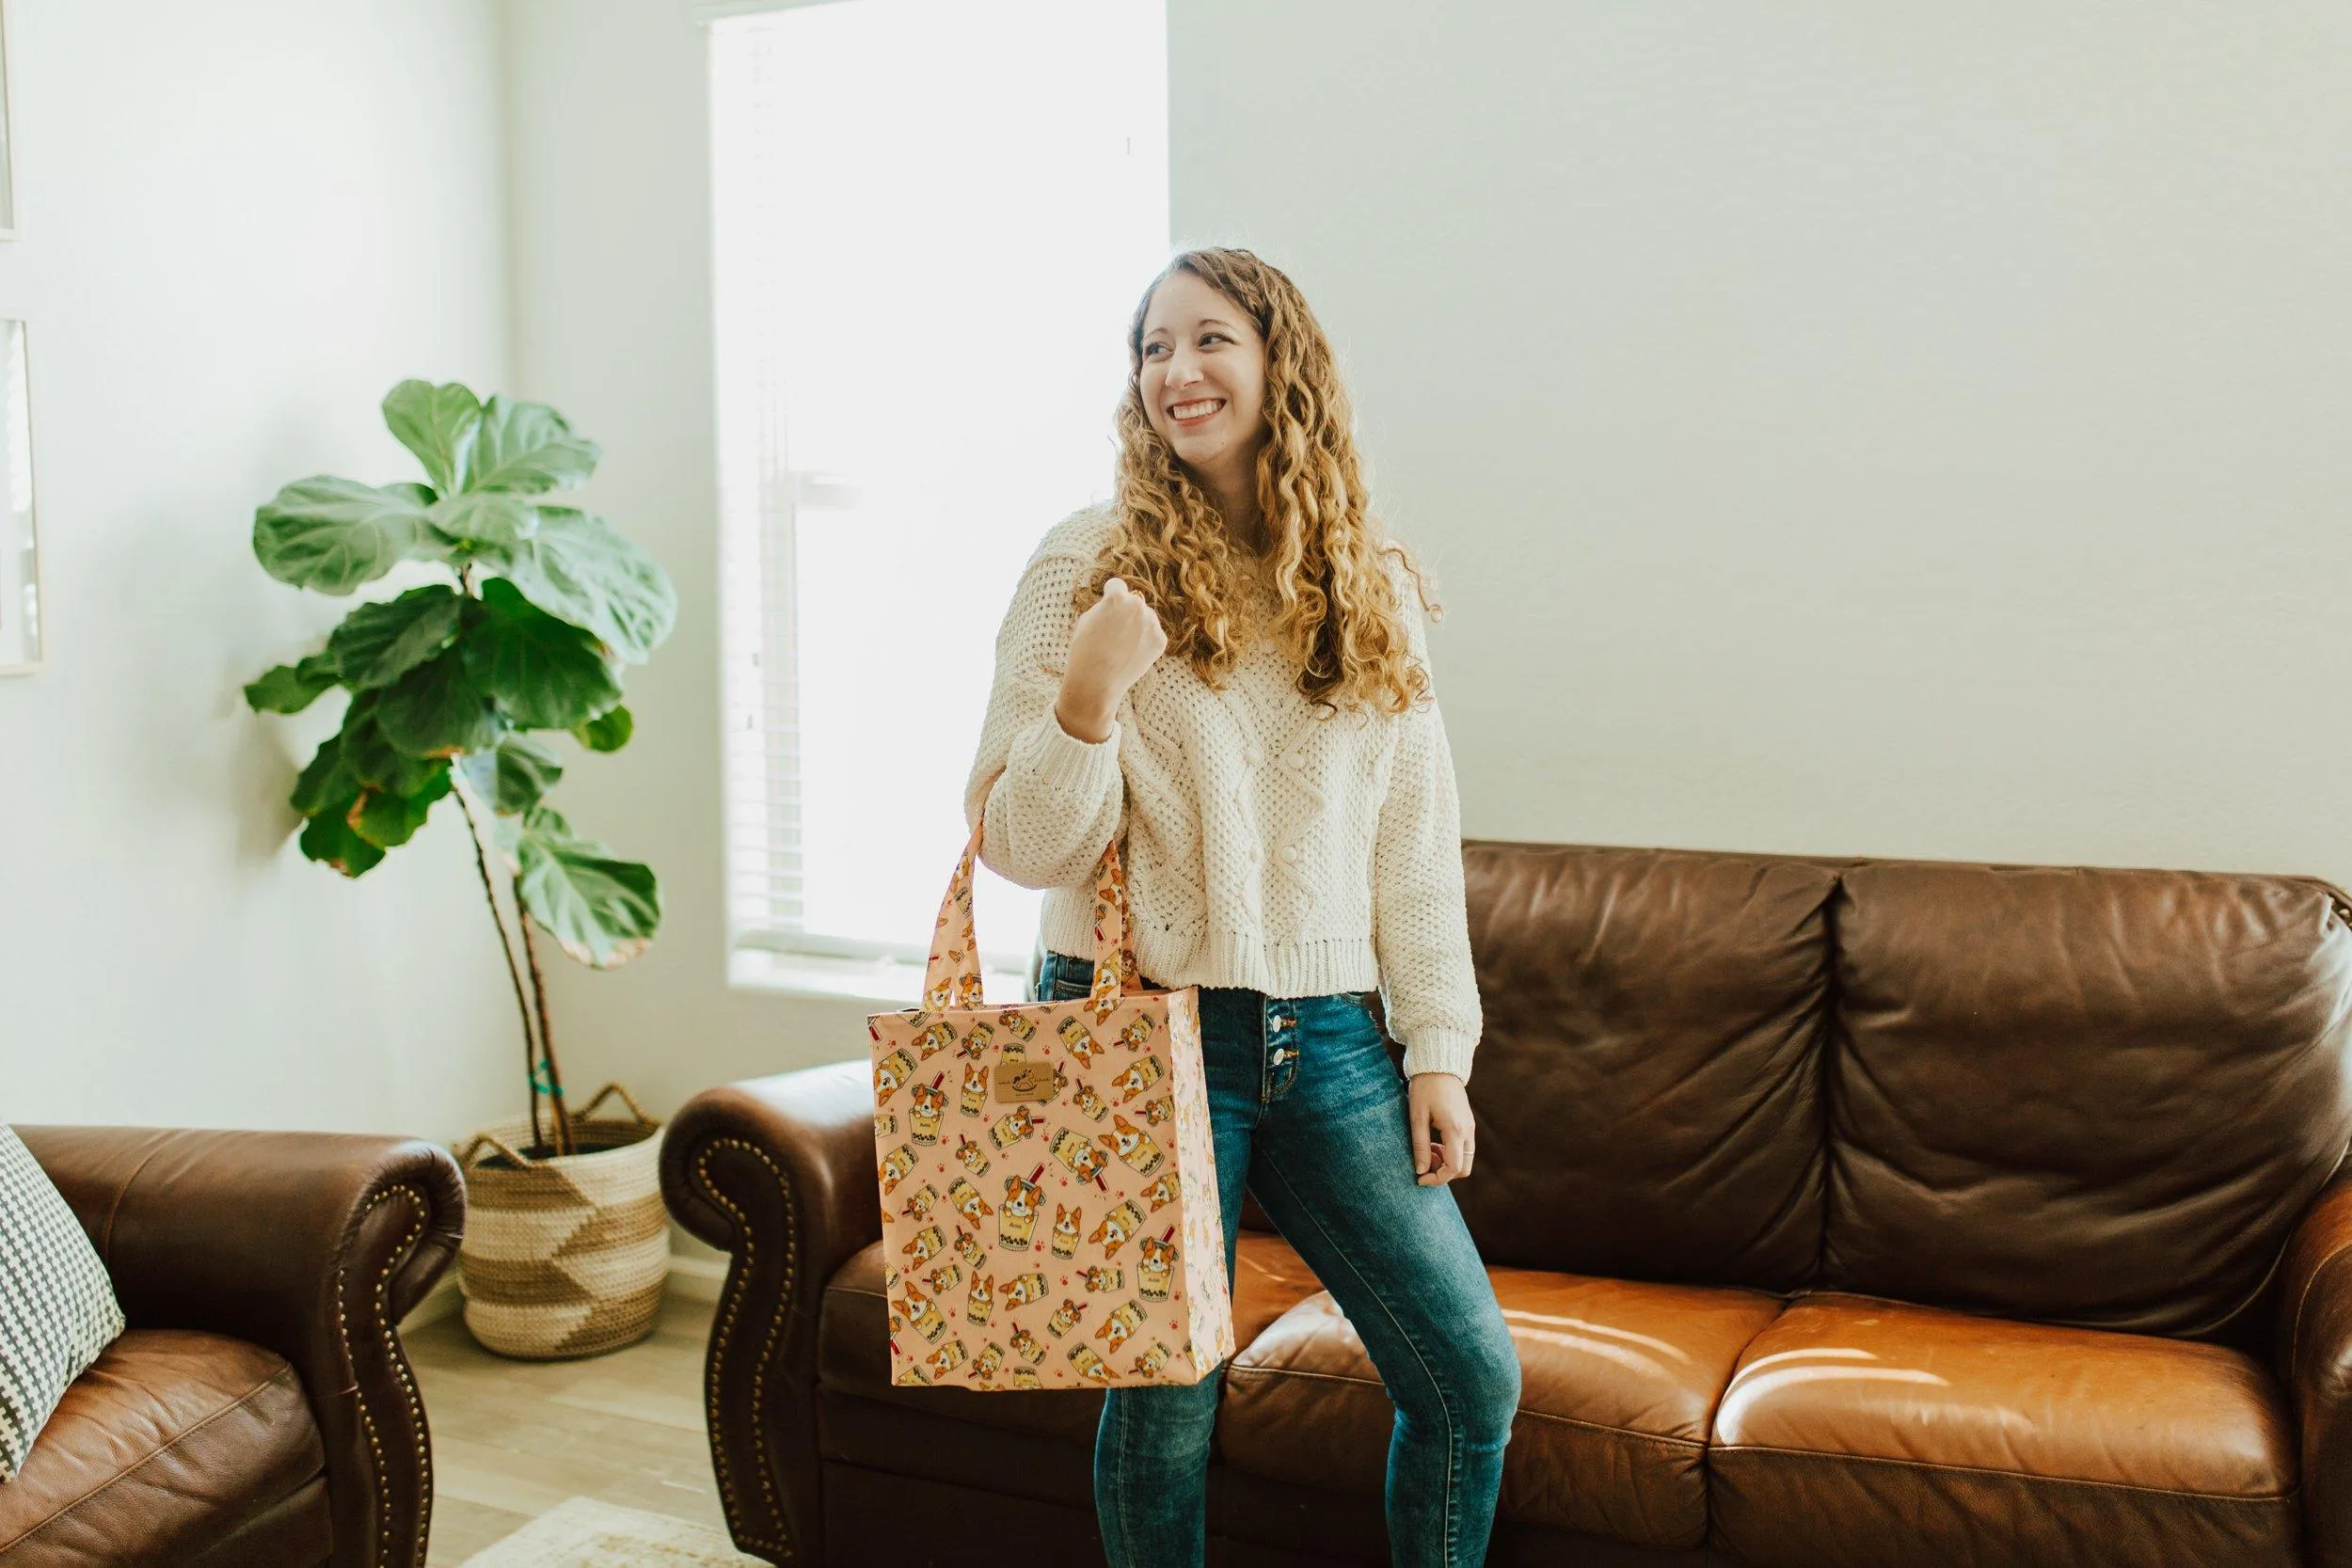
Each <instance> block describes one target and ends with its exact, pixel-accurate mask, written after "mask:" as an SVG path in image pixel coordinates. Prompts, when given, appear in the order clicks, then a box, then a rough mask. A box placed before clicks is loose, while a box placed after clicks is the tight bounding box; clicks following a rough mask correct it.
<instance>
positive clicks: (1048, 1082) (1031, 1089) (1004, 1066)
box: [993, 1061, 1054, 1101]
mask: <svg viewBox="0 0 2352 1568" xmlns="http://www.w3.org/2000/svg"><path fill="white" fill-rule="evenodd" d="M993 1076H994V1079H995V1084H994V1098H995V1099H997V1100H999V1101H1010V1100H1051V1099H1053V1098H1054V1064H1053V1063H1051V1062H1018V1061H1015V1062H998V1063H997V1064H996V1071H995V1073H994V1074H993Z"/></svg>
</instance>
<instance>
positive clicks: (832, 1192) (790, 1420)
mask: <svg viewBox="0 0 2352 1568" xmlns="http://www.w3.org/2000/svg"><path fill="white" fill-rule="evenodd" d="M661 1192H662V1196H663V1197H664V1198H665V1199H666V1200H667V1201H668V1203H669V1206H670V1213H671V1215H672V1216H673V1217H675V1219H676V1220H677V1222H678V1223H679V1224H680V1225H682V1226H684V1227H686V1228H687V1229H688V1230H690V1231H691V1232H692V1233H693V1234H694V1235H696V1236H699V1237H700V1238H702V1239H703V1240H704V1241H706V1242H707V1243H710V1244H711V1245H712V1246H715V1247H718V1248H719V1249H720V1250H722V1251H723V1252H726V1253H729V1254H732V1255H733V1259H734V1261H733V1263H732V1264H731V1265H730V1266H729V1268H728V1270H727V1281H726V1287H725V1289H724V1290H723V1291H722V1292H721V1294H720V1299H719V1310H718V1314H717V1316H716V1318H715V1319H714V1321H713V1322H712V1323H711V1329H710V1348H709V1352H708V1354H707V1357H706V1359H705V1362H704V1391H705V1408H706V1409H707V1412H708V1417H709V1427H710V1459H711V1465H712V1469H713V1471H714V1472H715V1474H716V1475H717V1478H718V1481H719V1497H720V1500H721V1502H722V1503H723V1504H724V1506H725V1508H726V1514H727V1525H728V1528H730V1529H731V1530H732V1531H733V1532H734V1535H735V1544H736V1545H737V1546H739V1548H741V1549H742V1550H744V1551H746V1552H753V1553H756V1554H758V1555H760V1556H762V1557H766V1558H768V1559H769V1560H771V1561H779V1562H781V1561H787V1560H791V1561H800V1562H822V1561H824V1560H825V1552H824V1536H823V1523H822V1511H821V1504H822V1498H821V1492H820V1488H819V1476H818V1456H817V1418H816V1386H817V1317H818V1308H819V1307H820V1305H821V1304H822V1302H823V1300H824V1293H825V1283H826V1281H828V1280H830V1279H831V1278H832V1277H833V1276H834V1273H835V1272H836V1271H837V1270H839V1269H840V1267H841V1265H842V1264H843V1263H844V1262H846V1261H847V1260H848V1259H850V1257H852V1256H853V1255H855V1254H856V1253H857V1252H859V1251H860V1250H862V1249H863V1248H865V1247H867V1246H870V1245H872V1244H873V1243H876V1242H879V1241H881V1240H882V1197H881V1179H880V1177H879V1176H878V1175H877V1174H876V1171H875V1162H874V1087H873V1068H872V1065H871V1064H870V1063H869V1062H867V1061H866V1060H864V1059H862V1058H852V1059H850V1060H847V1061H841V1062H829V1063H827V1064H825V1065H824V1066H822V1067H814V1068H808V1069H803V1070H802V1071H799V1072H785V1073H778V1074H776V1075H775V1076H774V1077H771V1078H759V1079H754V1080H751V1081H749V1082H746V1083H740V1084H730V1085H725V1086H723V1087H721V1088H715V1089H707V1090H705V1091H704V1092H703V1093H701V1094H699V1095H696V1096H695V1097H694V1098H693V1099H692V1100H690V1101H687V1102H686V1104H685V1105H684V1106H683V1107H681V1108H680V1109H679V1111H678V1113H677V1115H676V1116H675V1117H672V1118H671V1119H670V1125H669V1129H668V1131H667V1132H665V1133H664V1134H663V1137H662V1144H661Z"/></svg>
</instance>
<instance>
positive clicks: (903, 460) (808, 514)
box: [709, 0, 1168, 969]
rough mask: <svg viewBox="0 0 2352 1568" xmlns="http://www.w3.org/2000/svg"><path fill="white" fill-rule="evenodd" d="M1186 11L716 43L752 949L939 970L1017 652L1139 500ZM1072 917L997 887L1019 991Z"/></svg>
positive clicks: (729, 661)
mask: <svg viewBox="0 0 2352 1568" xmlns="http://www.w3.org/2000/svg"><path fill="white" fill-rule="evenodd" d="M1166 36H1167V35H1166V17H1165V9H1164V5H1163V3H1162V0H842V3H834V4H827V5H818V6H806V7H800V8H789V9H784V10H779V11H774V12H771V13H767V14H754V15H739V16H730V17H725V18H722V19H720V20H716V21H714V22H712V23H711V24H710V29H709V40H710V89H711V91H710V102H711V154H712V155H711V169H712V203H713V252H714V264H715V277H714V279H713V283H714V303H715V316H716V319H715V324H714V325H715V328H716V343H715V348H716V355H717V371H718V400H719V464H720V485H719V490H720V509H721V524H722V529H721V544H722V562H721V566H722V572H723V602H722V613H723V668H724V687H725V689H724V692H723V702H724V705H725V746H726V757H725V780H726V790H725V809H726V844H727V854H728V868H729V874H728V883H727V885H728V898H729V927H730V933H731V937H732V940H733V942H734V943H735V944H736V945H737V946H739V947H755V948H770V949H778V950H783V951H786V952H798V953H808V954H828V955H833V956H835V957H840V958H874V959H881V960H900V961H906V960H912V961H914V962H918V963H919V962H920V960H921V958H922V957H923V955H924V954H925V953H926V952H927V951H928V949H929V944H930V933H931V923H932V920H933V917H934V916H935V915H936V913H937V912H938V905H939V897H940V894H941V893H942V891H944V889H945V887H946V879H947V876H948V873H949V872H950V871H951V870H952V869H953V867H954V863H955V858H956V856H957V854H958V853H959V851H960V850H961V847H962V845H963V841H964V838H965V836H966V829H965V827H964V821H963V808H962V794H963V783H964V779H965V776H966V773H967V770H968V769H969V768H970V765H971V761H972V755H973V751H974V749H975V747H976V746H977V743H978V738H979V726H980V721H981V718H982V716H983V714H984V711H985V708H986V705H987V699H988V689H989V681H990V677H991V674H992V673H993V665H994V640H995V632H996V627H997V625H998V623H999V621H1000V620H1001V619H1002V616H1003V613H1004V610H1005V607H1006V604H1007V602H1008V601H1009V598H1010V596H1011V594H1012V589H1013V585H1014V583H1015V581H1016V580H1017V578H1018V577H1019V574H1020V570H1021V567H1022V565H1023V563H1024V562H1025V561H1026V560H1027V558H1028V555H1029V552H1030V551H1031V549H1032V548H1033V547H1034V546H1035V545H1036V544H1037V541H1038V539H1039V537H1040V536H1041V535H1042V534H1043V532H1044V531H1045V530H1046V529H1047V528H1048V527H1050V526H1051V525H1052V524H1053V523H1055V522H1056V521H1057V520H1058V519H1060V518H1061V517H1063V516H1064V515H1067V514H1068V513H1069V512H1071V511H1072V510H1073V509H1074V508H1076V507H1078V506H1082V505H1084V504H1086V503H1087V502H1088V501H1089V500H1094V499H1103V498H1104V497H1106V496H1108V495H1109V493H1110V489H1111V478H1112V475H1111V468H1112V460H1113V456H1114V451H1115V444H1114V438H1113V435H1112V416H1113V411H1114V409H1115V408H1116V405H1117V403H1118V400H1119V398H1120V393H1121V391H1122V389H1123V387H1124V384H1125V378H1126V374H1127V359H1126V347H1125V343H1124V341H1123V334H1124V331H1125V327H1126V324H1127V319H1128V315H1129V313H1130V312H1131V311H1132V309H1134V306H1135V302H1136V296H1137V294H1138V293H1139V292H1140V291H1141V289H1142V287H1143V285H1144V283H1146V282H1147V281H1149V279H1150V278H1151V277H1152V275H1153V273H1155V272H1156V271H1157V270H1158V268H1159V267H1160V266H1161V265H1162V264H1164V262H1165V261H1166V260H1167V255H1168V136H1167V122H1168V107H1167V57H1166ZM1041 896H1042V895H1040V894H1037V893H1035V892H1032V891H1030V890H1027V889H1023V888H1016V887H1014V886H1012V885H1011V884H1010V883H1008V882H1004V881H1002V880H1001V879H998V878H996V877H995V876H994V875H993V873H990V872H988V871H986V869H985V868H982V871H981V874H980V878H979V883H978V887H977V905H978V911H979V928H980V941H981V946H982V949H983V952H984V955H985V957H986V958H987V960H988V962H989V963H990V964H991V966H992V967H995V968H1000V969H1021V968H1024V967H1025V965H1026V963H1027V961H1028V959H1029V957H1030V953H1031V950H1032V947H1033V944H1034V942H1035V939H1036V931H1037V916H1038V907H1039V904H1040V902H1041Z"/></svg>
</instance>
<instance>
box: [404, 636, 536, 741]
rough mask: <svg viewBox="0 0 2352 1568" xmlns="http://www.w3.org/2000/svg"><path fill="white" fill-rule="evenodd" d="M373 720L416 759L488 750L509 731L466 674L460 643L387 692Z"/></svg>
mask: <svg viewBox="0 0 2352 1568" xmlns="http://www.w3.org/2000/svg"><path fill="white" fill-rule="evenodd" d="M375 721H376V724H377V725H378V726H379V727H380V728H381V729H382V730H383V732H384V738H385V739H387V740H389V741H390V742H391V743H392V744H393V745H394V746H397V747H398V748H400V750H402V751H404V752H407V753H408V754H409V755H410V756H412V757H435V756H450V755H452V754H453V753H455V752H480V751H487V750H488V749H489V748H491V747H493V746H495V745H497V744H498V743H499V737H500V736H501V735H503V734H504V733H505V731H506V723H505V721H504V720H503V719H501V717H500V715H499V710H498V707H497V705H495V704H494V703H492V702H491V700H490V694H489V693H488V692H487V691H485V690H484V689H482V688H481V687H480V686H478V685H476V684H475V683H474V680H473V677H472V676H471V675H469V674H468V673H467V672H466V657H465V650H464V647H463V645H462V644H461V645H459V646H457V647H453V648H450V649H447V650H445V651H444V652H442V653H440V654H437V655H436V656H435V657H432V658H429V659H427V660H425V661H424V662H423V663H422V664H420V665H418V666H417V667H416V668H415V669H414V670H411V671H409V672H408V673H406V674H405V675H403V676H401V677H400V679H399V680H397V681H395V682H393V683H392V684H391V685H390V686H388V687H386V688H385V689H384V691H383V693H382V696H381V697H380V699H379V700H378V701H377V703H376V705H375Z"/></svg>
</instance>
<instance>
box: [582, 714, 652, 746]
mask: <svg viewBox="0 0 2352 1568" xmlns="http://www.w3.org/2000/svg"><path fill="white" fill-rule="evenodd" d="M636 733H637V721H636V720H635V719H634V718H632V717H631V716H630V714H629V711H628V708H626V707H611V708H607V709H606V710H605V711H604V712H602V713H599V714H597V715H596V717H595V718H594V719H591V720H589V721H588V722H586V723H585V724H574V725H573V726H572V736H573V737H574V738H575V739H577V740H578V741H579V742H580V744H581V745H582V746H585V747H587V748H588V749H589V750H590V751H592V752H617V751H619V750H620V749H621V748H622V747H624V746H626V745H628V737H629V736H632V735H635V734H636Z"/></svg>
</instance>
